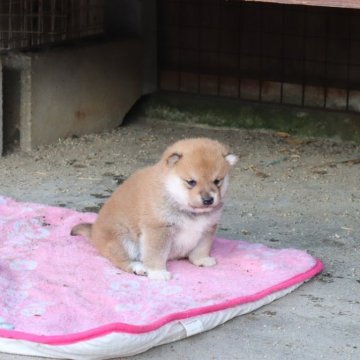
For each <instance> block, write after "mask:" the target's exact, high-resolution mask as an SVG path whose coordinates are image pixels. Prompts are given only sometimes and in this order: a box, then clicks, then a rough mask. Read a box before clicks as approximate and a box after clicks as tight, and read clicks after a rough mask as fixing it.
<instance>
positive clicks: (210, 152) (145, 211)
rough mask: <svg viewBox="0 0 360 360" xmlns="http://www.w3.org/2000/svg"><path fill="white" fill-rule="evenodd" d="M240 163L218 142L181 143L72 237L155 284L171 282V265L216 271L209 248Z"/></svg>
mask: <svg viewBox="0 0 360 360" xmlns="http://www.w3.org/2000/svg"><path fill="white" fill-rule="evenodd" d="M236 162H237V157H236V155H234V154H231V153H229V151H228V149H227V148H226V147H225V146H224V145H222V144H221V143H219V142H218V141H215V140H210V139H207V138H194V139H185V140H180V141H178V142H176V143H175V144H173V145H171V146H170V147H169V148H167V149H166V150H165V152H164V153H163V155H162V157H161V159H160V161H159V162H158V163H156V164H155V165H153V166H150V167H147V168H144V169H142V170H139V171H137V172H136V173H135V174H133V175H132V176H130V177H129V178H128V179H127V180H126V181H125V182H124V183H123V184H121V185H120V186H119V187H118V188H117V190H115V192H114V193H113V194H112V196H111V197H110V198H109V199H108V200H107V202H106V203H105V204H104V206H103V207H102V209H101V210H100V212H99V215H98V217H97V219H96V221H95V223H94V224H88V223H83V224H78V225H76V226H75V227H73V229H72V230H71V235H82V236H85V237H87V238H89V239H90V241H91V242H92V244H93V245H94V246H95V247H96V248H97V250H98V251H99V253H100V254H101V255H103V256H105V257H106V258H108V259H109V260H110V261H111V262H112V263H113V264H114V265H115V266H117V267H119V268H120V269H122V270H125V271H128V272H133V273H135V274H138V275H147V276H148V277H149V278H151V279H161V280H169V279H170V278H171V274H170V272H168V271H167V270H166V262H167V260H171V259H181V258H187V259H188V260H189V261H190V262H191V263H193V264H194V265H196V266H213V265H215V264H216V261H215V259H214V258H213V257H211V256H210V250H211V245H212V242H213V237H214V234H215V232H216V229H217V225H218V222H219V219H220V215H221V211H222V207H223V198H224V195H225V193H226V190H227V188H228V182H229V178H228V177H229V170H230V168H231V167H232V166H233V165H235V164H236Z"/></svg>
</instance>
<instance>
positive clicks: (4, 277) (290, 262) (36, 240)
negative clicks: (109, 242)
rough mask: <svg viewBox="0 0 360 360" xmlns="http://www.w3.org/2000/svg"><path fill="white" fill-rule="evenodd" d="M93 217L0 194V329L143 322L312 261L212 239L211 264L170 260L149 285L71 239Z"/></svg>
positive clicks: (63, 330)
mask: <svg viewBox="0 0 360 360" xmlns="http://www.w3.org/2000/svg"><path fill="white" fill-rule="evenodd" d="M95 217H96V215H95V214H90V213H79V212H76V211H73V210H70V209H64V208H57V207H49V206H45V205H40V204H29V203H20V202H16V201H14V200H12V199H10V198H6V197H1V196H0V332H1V331H13V330H15V331H20V332H25V333H33V334H39V335H45V336H51V335H66V334H72V333H77V332H81V331H86V330H89V329H93V328H96V327H99V326H102V325H107V324H110V323H125V324H131V325H148V324H151V323H153V322H154V321H157V320H158V319H160V318H163V317H166V316H169V315H171V314H176V313H181V312H187V311H191V310H193V309H196V308H203V307H206V306H213V305H215V304H225V303H227V302H229V301H231V300H233V299H240V298H242V297H245V296H249V295H254V294H257V293H259V292H262V291H264V290H266V289H270V288H272V287H274V286H276V285H278V284H280V283H282V282H285V281H287V280H288V279H291V278H293V277H295V276H297V275H299V274H302V273H304V272H306V271H308V270H309V269H311V268H312V267H314V265H315V263H316V260H315V259H314V258H313V257H311V256H310V255H308V254H307V253H306V252H303V251H299V250H293V249H280V250H275V249H270V248H267V247H265V246H263V245H260V244H250V243H246V242H243V241H240V240H225V239H216V241H215V243H214V246H213V250H212V255H213V256H214V257H215V258H216V260H217V262H218V264H217V265H216V266H214V267H211V268H198V267H195V266H193V265H191V264H190V263H189V262H188V261H186V260H181V261H171V262H169V263H168V268H169V270H170V271H171V272H172V274H173V278H172V280H170V281H167V282H165V281H155V280H149V279H148V278H146V277H140V276H136V275H132V274H128V273H125V272H123V271H121V270H119V269H117V268H115V267H113V266H112V264H111V263H109V262H108V261H107V260H106V259H105V258H103V257H101V256H99V255H98V254H97V252H96V251H95V249H94V248H93V247H92V246H91V244H90V243H89V242H88V241H87V240H86V239H84V238H82V237H72V236H70V234H69V233H70V229H71V227H72V226H73V225H74V224H77V223H79V222H84V221H87V222H92V221H94V219H95Z"/></svg>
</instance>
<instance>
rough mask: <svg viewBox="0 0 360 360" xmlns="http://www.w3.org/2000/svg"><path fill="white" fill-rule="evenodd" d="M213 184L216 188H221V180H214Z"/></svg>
mask: <svg viewBox="0 0 360 360" xmlns="http://www.w3.org/2000/svg"><path fill="white" fill-rule="evenodd" d="M214 184H215V185H216V186H221V184H222V180H221V179H215V180H214Z"/></svg>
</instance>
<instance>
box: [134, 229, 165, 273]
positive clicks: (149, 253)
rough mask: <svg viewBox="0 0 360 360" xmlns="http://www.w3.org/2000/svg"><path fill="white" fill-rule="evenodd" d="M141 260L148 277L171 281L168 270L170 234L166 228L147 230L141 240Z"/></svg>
mask: <svg viewBox="0 0 360 360" xmlns="http://www.w3.org/2000/svg"><path fill="white" fill-rule="evenodd" d="M140 243H141V260H142V262H143V264H144V267H145V270H146V272H147V275H148V277H149V278H150V279H154V280H170V279H171V273H170V272H169V271H167V270H166V262H167V259H168V256H169V252H170V241H169V232H168V230H167V229H164V228H161V227H159V228H146V229H145V230H144V231H143V233H142V235H141V238H140Z"/></svg>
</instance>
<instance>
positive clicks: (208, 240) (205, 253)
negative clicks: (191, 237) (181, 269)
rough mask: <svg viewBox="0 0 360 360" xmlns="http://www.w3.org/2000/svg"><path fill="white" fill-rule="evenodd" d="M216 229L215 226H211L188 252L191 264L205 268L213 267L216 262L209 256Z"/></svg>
mask: <svg viewBox="0 0 360 360" xmlns="http://www.w3.org/2000/svg"><path fill="white" fill-rule="evenodd" d="M216 228H217V225H213V226H212V227H211V228H210V229H209V230H208V231H206V232H205V233H204V235H203V237H202V238H201V240H200V241H199V243H198V244H197V246H196V247H195V248H194V249H193V250H192V251H191V252H190V254H189V256H188V258H189V261H190V262H191V263H192V264H194V265H196V266H206V267H207V266H214V265H215V264H216V260H215V259H214V258H213V257H211V256H210V250H211V246H212V243H213V239H214V235H215V232H216Z"/></svg>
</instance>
